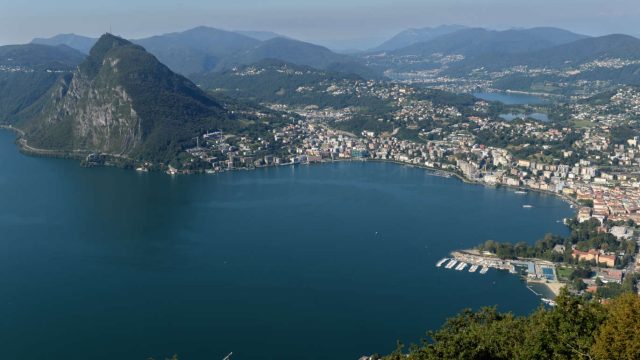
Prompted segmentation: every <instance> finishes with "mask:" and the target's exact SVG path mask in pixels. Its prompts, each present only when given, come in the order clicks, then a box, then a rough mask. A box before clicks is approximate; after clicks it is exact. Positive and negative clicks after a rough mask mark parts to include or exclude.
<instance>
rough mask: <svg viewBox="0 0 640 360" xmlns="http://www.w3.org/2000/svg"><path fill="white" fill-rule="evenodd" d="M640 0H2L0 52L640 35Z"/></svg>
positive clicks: (345, 45)
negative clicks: (82, 38) (89, 44)
mask: <svg viewBox="0 0 640 360" xmlns="http://www.w3.org/2000/svg"><path fill="white" fill-rule="evenodd" d="M638 1H639V0H526V1H525V0H394V1H390V0H318V1H307V0H226V1H220V0H208V1H207V0H103V1H91V0H0V44H8V43H24V42H28V41H30V40H31V38H33V37H45V36H51V35H55V34H58V33H68V32H73V33H78V34H83V35H91V36H97V35H99V34H101V33H103V32H105V31H107V30H109V27H110V26H111V27H112V29H113V32H114V33H116V34H118V35H121V36H124V37H128V38H139V37H145V36H149V35H155V34H159V33H165V32H171V31H179V30H185V29H188V28H191V27H194V26H198V25H207V26H213V27H218V28H222V29H239V30H271V31H276V32H279V33H282V34H285V35H289V36H292V37H295V38H298V39H301V40H307V41H311V42H315V43H321V44H323V45H327V46H331V47H334V48H349V47H359V48H366V47H370V46H374V45H376V44H377V43H378V42H380V41H382V40H385V39H386V38H388V37H389V36H391V35H393V34H395V33H397V32H398V31H400V30H403V29H405V28H409V27H424V26H435V25H440V24H454V23H455V24H463V25H469V26H483V27H490V28H497V29H504V28H510V27H532V26H558V27H563V28H567V29H570V30H574V31H576V32H581V33H586V34H590V35H599V34H606V33H627V34H632V35H635V36H637V35H640V25H638V23H639V21H638V19H640V5H639V4H638Z"/></svg>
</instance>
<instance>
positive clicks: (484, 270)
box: [480, 266, 489, 275]
mask: <svg viewBox="0 0 640 360" xmlns="http://www.w3.org/2000/svg"><path fill="white" fill-rule="evenodd" d="M487 271H489V267H487V266H483V267H482V269H480V274H482V275H484V274H486V273H487Z"/></svg>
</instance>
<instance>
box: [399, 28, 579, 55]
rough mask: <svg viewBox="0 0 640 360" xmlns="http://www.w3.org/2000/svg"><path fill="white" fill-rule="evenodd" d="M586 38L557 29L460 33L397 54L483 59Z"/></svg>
mask: <svg viewBox="0 0 640 360" xmlns="http://www.w3.org/2000/svg"><path fill="white" fill-rule="evenodd" d="M585 38H587V37H586V36H584V35H579V34H574V33H572V32H570V31H566V30H562V29H556V28H532V29H524V30H505V31H493V30H486V29H480V28H475V29H467V30H460V31H456V32H454V33H450V34H447V35H442V36H439V37H437V38H435V39H433V40H430V41H425V42H421V43H417V44H413V45H410V46H407V47H405V48H402V49H399V50H396V51H395V52H394V53H395V54H396V55H415V56H429V55H431V54H434V53H442V54H460V55H464V56H479V55H483V54H492V53H499V54H512V53H525V52H531V51H534V50H541V49H546V48H551V47H554V46H556V45H561V44H567V43H570V42H572V41H576V40H580V39H585Z"/></svg>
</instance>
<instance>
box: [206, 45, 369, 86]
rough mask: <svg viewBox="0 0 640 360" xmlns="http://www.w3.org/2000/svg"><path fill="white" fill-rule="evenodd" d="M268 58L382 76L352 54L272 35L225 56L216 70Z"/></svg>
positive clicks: (362, 74) (320, 67)
mask: <svg viewBox="0 0 640 360" xmlns="http://www.w3.org/2000/svg"><path fill="white" fill-rule="evenodd" d="M266 59H276V60H280V61H284V62H288V63H291V64H296V65H304V66H311V67H314V68H316V69H330V70H332V71H336V72H344V73H354V74H357V75H360V76H363V77H367V78H380V77H381V75H380V74H378V73H376V72H374V71H373V70H371V69H369V68H367V67H366V66H364V65H362V64H360V63H359V62H357V61H356V60H355V59H354V58H352V57H350V56H347V55H342V54H336V53H334V52H333V51H331V50H329V49H327V48H326V47H323V46H319V45H314V44H310V43H306V42H303V41H298V40H292V39H285V38H273V39H271V40H267V41H264V42H262V43H260V44H258V45H256V46H254V47H252V48H250V49H247V50H244V51H241V52H239V53H237V54H235V55H233V56H230V57H228V58H226V59H224V61H222V62H221V63H220V64H219V65H218V66H217V68H216V70H218V71H222V70H227V69H231V68H233V67H235V66H238V65H249V64H254V63H257V62H260V61H262V60H266Z"/></svg>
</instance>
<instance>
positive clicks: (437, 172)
mask: <svg viewBox="0 0 640 360" xmlns="http://www.w3.org/2000/svg"><path fill="white" fill-rule="evenodd" d="M0 129H6V130H9V131H13V132H14V133H16V134H18V135H19V136H18V138H17V139H16V144H17V145H18V148H19V150H20V152H22V153H23V154H25V155H31V156H40V157H52V158H66V159H77V160H82V159H83V158H84V157H86V156H87V155H89V154H91V152H90V151H88V150H74V151H61V150H47V149H38V148H34V147H32V146H29V144H28V143H27V140H26V139H25V138H24V135H25V133H24V131H22V130H21V129H19V128H16V127H14V126H11V125H2V124H0ZM103 155H107V156H113V157H115V158H118V159H125V160H129V161H134V160H133V159H130V158H128V157H126V156H123V155H114V154H103ZM352 161H362V162H368V161H371V162H383V163H393V164H397V165H403V166H410V167H415V168H419V169H424V170H427V171H428V172H429V173H430V175H433V176H440V177H455V178H456V179H458V180H460V181H462V182H464V183H467V184H472V185H481V186H485V187H493V188H498V187H505V188H507V189H526V190H527V191H533V192H537V193H542V194H546V195H554V196H557V197H559V198H560V199H562V200H563V201H564V202H566V203H569V204H570V205H572V206H575V207H576V208H578V207H580V206H581V205H580V204H579V203H578V202H577V201H576V200H575V199H572V198H570V197H568V196H566V195H564V194H562V193H557V192H552V191H548V190H540V189H533V188H529V187H526V186H513V185H507V184H496V185H490V184H486V183H484V182H481V181H477V180H473V179H469V178H467V177H465V176H464V175H461V174H459V173H458V172H456V171H452V170H448V169H438V168H432V167H428V166H425V165H422V164H412V163H405V162H401V161H397V160H384V159H336V160H323V161H320V162H317V163H319V164H325V163H332V162H352ZM317 163H287V164H279V165H275V166H289V165H300V164H306V165H314V164H317ZM105 166H110V165H105ZM272 166H274V165H271V166H269V165H266V166H260V167H254V168H246V169H231V171H237V170H254V169H261V168H269V167H272ZM227 171H229V170H227ZM184 175H193V174H184Z"/></svg>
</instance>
